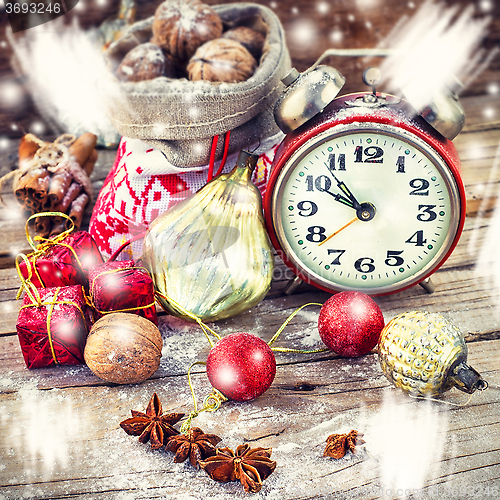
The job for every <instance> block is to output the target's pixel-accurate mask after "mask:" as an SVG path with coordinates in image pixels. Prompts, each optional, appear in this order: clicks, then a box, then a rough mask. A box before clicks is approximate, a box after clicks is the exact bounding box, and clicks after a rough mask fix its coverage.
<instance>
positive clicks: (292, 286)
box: [285, 276, 303, 295]
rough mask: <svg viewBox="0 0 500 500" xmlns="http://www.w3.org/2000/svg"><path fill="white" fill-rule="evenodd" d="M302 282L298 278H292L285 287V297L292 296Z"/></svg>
mask: <svg viewBox="0 0 500 500" xmlns="http://www.w3.org/2000/svg"><path fill="white" fill-rule="evenodd" d="M302 283H303V281H302V280H301V279H300V278H299V277H298V276H295V278H292V279H291V280H290V281H289V282H288V283H287V284H286V287H285V295H293V294H294V293H295V292H296V291H297V290H298V288H299V287H300V285H302Z"/></svg>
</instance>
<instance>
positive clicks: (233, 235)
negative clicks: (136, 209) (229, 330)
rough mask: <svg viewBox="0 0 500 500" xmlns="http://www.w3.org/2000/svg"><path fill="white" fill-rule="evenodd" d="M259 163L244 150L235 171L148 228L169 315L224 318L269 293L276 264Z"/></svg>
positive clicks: (149, 250) (151, 263) (148, 257)
mask: <svg viewBox="0 0 500 500" xmlns="http://www.w3.org/2000/svg"><path fill="white" fill-rule="evenodd" d="M257 159H258V156H257V155H253V154H250V153H247V152H245V151H242V152H241V153H240V155H239V157H238V160H237V163H236V166H235V167H234V169H233V170H232V171H231V172H230V173H228V174H223V175H219V176H217V177H215V178H214V179H212V180H211V181H210V182H209V183H207V184H206V185H205V186H204V187H203V188H202V189H200V190H199V191H198V192H197V193H196V194H194V195H193V196H191V197H189V198H187V199H185V200H183V201H182V202H180V203H178V204H177V205H175V206H174V207H173V208H171V209H169V210H168V211H167V212H165V213H164V214H161V215H160V216H159V217H157V218H156V219H155V220H154V221H153V223H152V224H151V226H150V228H149V229H148V232H147V234H146V236H145V239H144V245H143V256H142V258H143V263H144V266H145V267H146V268H147V269H148V270H149V271H150V273H151V276H152V279H153V282H154V285H155V289H156V291H157V298H158V300H159V302H160V303H161V305H162V307H163V308H164V309H165V310H166V311H167V312H168V313H170V314H172V315H174V316H178V317H182V318H185V319H189V320H191V321H192V318H190V317H189V316H187V315H186V311H188V312H189V313H190V314H192V315H194V316H196V317H198V318H199V319H201V320H202V321H215V320H220V319H223V318H228V317H230V316H234V315H236V314H239V313H241V312H243V311H246V310H248V309H250V308H251V307H253V306H254V305H256V304H257V303H258V302H260V301H261V300H262V299H263V298H264V297H265V295H266V293H267V292H268V290H269V288H270V286H271V281H272V276H273V269H274V260H273V252H272V248H271V244H270V242H269V238H268V236H267V232H266V229H265V225H264V216H263V212H262V199H261V195H260V192H259V190H258V189H257V188H256V187H255V185H254V184H253V183H252V181H251V175H252V172H253V170H254V168H255V165H256V164H257ZM177 304H178V305H180V306H182V308H183V309H185V311H182V310H180V308H178V307H176V305H177Z"/></svg>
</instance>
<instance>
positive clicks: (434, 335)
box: [378, 311, 488, 397]
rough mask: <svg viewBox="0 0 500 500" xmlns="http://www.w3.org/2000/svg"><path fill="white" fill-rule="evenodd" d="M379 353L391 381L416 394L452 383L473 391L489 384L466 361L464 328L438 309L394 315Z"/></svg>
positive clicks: (442, 389)
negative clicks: (439, 312)
mask: <svg viewBox="0 0 500 500" xmlns="http://www.w3.org/2000/svg"><path fill="white" fill-rule="evenodd" d="M378 355H379V361H380V367H381V368H382V371H383V372H384V374H385V376H386V377H387V378H388V379H389V381H390V382H392V383H393V384H394V385H395V386H396V387H398V388H399V389H401V390H402V391H404V392H406V393H409V394H411V395H413V396H423V397H428V396H436V395H438V394H442V393H443V392H446V391H448V390H449V389H451V388H452V387H457V388H458V389H460V390H461V391H464V392H467V393H469V394H472V393H473V392H474V391H476V390H484V389H486V387H487V386H488V384H487V382H486V381H485V380H483V379H482V377H481V375H480V374H479V373H478V372H477V371H476V370H474V369H473V368H471V367H470V366H468V365H467V363H466V361H467V344H466V343H465V340H464V336H463V335H462V332H461V331H460V330H459V329H458V328H457V327H456V326H455V325H453V324H452V323H451V322H450V321H448V320H447V319H446V318H444V317H443V316H441V315H440V314H438V313H429V312H422V311H411V312H405V313H403V314H400V315H399V316H396V317H395V318H393V319H392V320H391V321H390V322H389V323H387V325H386V326H385V328H384V329H383V330H382V333H381V334H380V340H379V349H378Z"/></svg>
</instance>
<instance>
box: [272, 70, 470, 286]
mask: <svg viewBox="0 0 500 500" xmlns="http://www.w3.org/2000/svg"><path fill="white" fill-rule="evenodd" d="M344 81H345V80H344V78H343V77H342V75H340V73H338V72H337V71H336V70H335V69H334V68H331V67H329V66H318V67H316V68H315V69H313V70H311V71H307V72H305V73H303V74H300V73H298V72H297V71H296V70H295V69H293V70H292V71H291V72H290V74H289V75H287V76H286V77H285V78H284V79H283V83H284V84H285V85H286V86H287V89H286V91H285V92H284V94H283V97H282V98H281V99H280V100H279V101H278V103H277V105H276V108H275V118H276V121H277V123H278V125H279V126H280V127H281V128H282V130H283V131H284V132H285V133H287V135H286V137H285V139H284V140H283V142H282V143H281V145H280V146H279V149H278V150H277V153H276V156H275V159H274V162H273V165H272V171H271V174H270V179H269V182H268V187H267V192H266V196H265V199H264V210H265V216H266V224H267V230H268V233H269V235H270V238H271V240H272V242H273V244H274V246H275V248H276V249H277V251H278V253H279V255H280V256H281V258H282V259H283V261H284V262H285V263H286V264H287V265H288V266H289V267H290V268H291V269H292V270H293V272H294V273H295V275H296V276H297V279H296V280H295V282H298V281H299V280H300V281H306V282H308V283H310V284H312V285H314V286H316V287H318V288H320V289H322V290H326V291H328V292H337V291H342V290H357V291H361V292H364V293H366V294H370V295H381V294H388V293H394V292H397V291H400V290H403V289H405V288H408V287H410V286H412V285H415V284H417V283H420V284H423V285H424V284H426V285H425V288H426V289H427V291H432V284H429V277H430V276H431V275H432V274H433V273H434V272H435V271H436V270H437V269H438V268H439V267H440V266H441V265H442V264H443V263H444V262H445V261H446V259H447V258H448V257H449V256H450V254H451V252H452V251H453V249H454V248H455V246H456V245H457V242H458V240H459V238H460V234H461V232H462V229H463V225H464V219H465V211H466V198H465V191H464V186H463V182H462V178H461V173H460V161H459V158H458V154H457V152H456V150H455V147H454V146H453V144H452V142H451V139H453V138H454V137H455V136H456V135H457V134H458V133H459V131H460V130H461V128H462V126H463V122H464V113H463V109H462V107H461V106H460V103H459V102H458V99H457V98H456V96H454V94H453V93H452V92H451V91H446V92H443V93H442V94H440V96H439V98H438V99H435V100H434V101H433V102H432V103H431V104H429V105H427V106H426V107H425V108H424V109H419V110H416V109H414V108H413V107H412V105H411V103H410V102H408V101H407V100H403V99H402V98H400V97H396V96H394V95H390V94H383V93H377V92H376V91H375V89H373V91H372V92H362V93H358V94H351V95H344V96H342V97H336V96H337V95H338V93H339V91H340V89H341V88H342V85H343V83H344ZM365 82H366V79H365ZM300 281H299V282H300Z"/></svg>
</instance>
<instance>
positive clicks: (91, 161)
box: [81, 149, 99, 177]
mask: <svg viewBox="0 0 500 500" xmlns="http://www.w3.org/2000/svg"><path fill="white" fill-rule="evenodd" d="M98 156H99V153H98V152H97V149H93V150H92V152H91V153H90V156H89V157H88V158H87V159H86V160H85V163H84V164H83V165H82V166H81V167H82V169H83V171H84V172H85V173H86V174H87V175H88V176H89V177H90V174H91V173H92V172H93V171H94V165H95V163H96V161H97V158H98Z"/></svg>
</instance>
